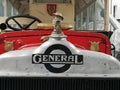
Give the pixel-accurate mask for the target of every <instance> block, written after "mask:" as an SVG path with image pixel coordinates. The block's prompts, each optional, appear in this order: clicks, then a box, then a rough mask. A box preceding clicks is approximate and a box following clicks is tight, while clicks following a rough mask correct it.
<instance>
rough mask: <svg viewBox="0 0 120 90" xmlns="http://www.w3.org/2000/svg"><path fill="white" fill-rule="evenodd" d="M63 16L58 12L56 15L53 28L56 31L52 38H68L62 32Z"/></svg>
mask: <svg viewBox="0 0 120 90" xmlns="http://www.w3.org/2000/svg"><path fill="white" fill-rule="evenodd" d="M63 19H64V18H63V15H62V14H61V13H58V12H56V13H55V14H54V19H53V26H54V30H53V32H52V34H51V35H50V37H66V36H65V35H64V34H63V32H62V21H63Z"/></svg>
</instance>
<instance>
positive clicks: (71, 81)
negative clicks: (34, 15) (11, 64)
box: [0, 77, 120, 90]
mask: <svg viewBox="0 0 120 90" xmlns="http://www.w3.org/2000/svg"><path fill="white" fill-rule="evenodd" d="M0 90H120V79H119V78H112V79H111V78H48V77H47V78H45V77H44V78H33V77H27V78H23V77H22V78H20V77H17V78H13V77H11V78H10V77H7V78H5V77H2V78H0Z"/></svg>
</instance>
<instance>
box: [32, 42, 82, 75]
mask: <svg viewBox="0 0 120 90" xmlns="http://www.w3.org/2000/svg"><path fill="white" fill-rule="evenodd" d="M54 51H55V52H54ZM57 51H62V53H59V52H57ZM53 52H54V53H53ZM32 63H33V64H44V65H45V67H46V68H47V69H48V70H49V71H50V72H53V73H62V72H65V71H67V70H68V69H69V68H70V66H71V65H72V64H76V65H81V64H83V56H82V55H77V54H72V53H71V51H70V50H69V49H68V48H67V47H66V46H64V45H61V44H56V45H52V46H50V47H48V48H47V50H46V51H45V52H44V54H33V56H32Z"/></svg>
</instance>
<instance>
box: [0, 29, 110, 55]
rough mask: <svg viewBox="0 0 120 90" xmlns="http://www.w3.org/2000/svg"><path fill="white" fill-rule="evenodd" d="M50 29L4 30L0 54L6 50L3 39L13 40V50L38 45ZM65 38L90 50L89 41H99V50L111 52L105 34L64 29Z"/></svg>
mask: <svg viewBox="0 0 120 90" xmlns="http://www.w3.org/2000/svg"><path fill="white" fill-rule="evenodd" d="M51 32H52V30H34V31H32V30H31V31H30V30H29V31H20V32H19V31H17V32H6V33H3V34H1V35H0V54H2V53H4V52H6V51H5V49H4V46H5V43H4V41H13V42H14V50H17V49H23V48H27V47H34V46H39V45H40V44H41V43H42V42H41V40H40V38H41V36H44V35H50V34H51ZM64 33H65V34H66V35H67V36H68V37H67V40H69V41H70V42H71V43H73V44H74V45H75V46H77V47H78V48H82V49H87V50H90V45H91V43H90V42H99V48H100V49H99V52H103V53H106V54H111V45H110V41H109V39H108V38H107V36H105V35H103V34H99V33H94V32H82V31H64Z"/></svg>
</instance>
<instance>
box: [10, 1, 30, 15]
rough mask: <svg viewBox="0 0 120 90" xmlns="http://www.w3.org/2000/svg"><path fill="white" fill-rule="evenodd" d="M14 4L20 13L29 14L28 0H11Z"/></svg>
mask: <svg viewBox="0 0 120 90" xmlns="http://www.w3.org/2000/svg"><path fill="white" fill-rule="evenodd" d="M9 1H10V3H11V4H12V6H13V7H14V8H15V9H16V10H17V11H18V13H19V14H20V15H26V14H29V2H28V0H9Z"/></svg>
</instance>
